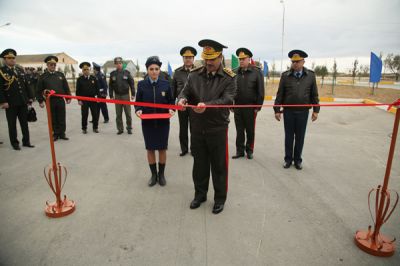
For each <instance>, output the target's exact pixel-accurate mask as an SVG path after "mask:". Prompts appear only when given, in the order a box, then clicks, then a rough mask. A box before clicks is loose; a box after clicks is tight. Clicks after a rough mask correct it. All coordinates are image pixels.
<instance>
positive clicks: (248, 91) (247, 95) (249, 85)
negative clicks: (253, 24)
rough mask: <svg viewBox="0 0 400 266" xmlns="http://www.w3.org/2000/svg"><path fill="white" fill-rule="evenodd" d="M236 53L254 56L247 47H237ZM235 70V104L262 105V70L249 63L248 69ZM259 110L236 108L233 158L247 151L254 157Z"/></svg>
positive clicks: (248, 156) (242, 55) (249, 156)
mask: <svg viewBox="0 0 400 266" xmlns="http://www.w3.org/2000/svg"><path fill="white" fill-rule="evenodd" d="M236 55H237V56H238V57H239V59H242V58H246V57H248V58H251V57H252V56H253V54H252V53H251V51H250V50H248V49H246V48H239V49H237V50H236ZM234 72H235V73H236V74H237V76H236V84H237V94H236V97H235V104H239V105H246V104H255V105H262V104H263V102H264V77H263V74H262V72H261V70H260V69H259V68H258V67H256V66H253V65H249V66H248V67H247V68H246V69H244V68H241V67H239V68H237V69H235V70H234ZM259 110H261V108H253V107H251V108H234V114H235V126H236V155H235V156H233V157H232V158H233V159H236V158H239V157H243V156H244V152H245V151H246V153H247V158H249V159H252V158H253V151H254V135H255V124H256V118H257V112H258V111H259ZM246 137H247V140H246ZM245 141H246V144H245Z"/></svg>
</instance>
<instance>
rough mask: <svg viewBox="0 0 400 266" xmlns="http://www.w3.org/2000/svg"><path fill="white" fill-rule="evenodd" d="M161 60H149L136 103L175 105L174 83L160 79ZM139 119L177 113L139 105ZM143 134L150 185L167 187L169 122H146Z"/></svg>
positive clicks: (153, 57)
mask: <svg viewBox="0 0 400 266" xmlns="http://www.w3.org/2000/svg"><path fill="white" fill-rule="evenodd" d="M161 64H162V63H161V62H160V59H159V58H158V57H157V56H152V57H149V58H148V59H147V61H146V69H147V74H148V76H147V78H146V79H144V80H142V81H139V83H138V90H137V93H136V102H148V103H156V104H157V103H158V104H174V98H173V95H172V90H171V87H170V83H169V82H168V81H167V80H165V79H161V78H159V77H160V67H161ZM135 112H136V115H137V116H138V117H140V116H141V115H142V114H153V113H168V112H169V113H170V114H171V115H173V114H174V111H173V110H167V109H160V108H151V107H142V106H135ZM142 132H143V137H144V142H145V146H146V150H147V160H148V162H149V166H150V170H151V178H150V180H149V182H148V184H149V186H154V185H155V184H156V183H157V181H158V183H159V184H160V185H161V186H165V184H166V180H165V176H164V169H165V163H166V160H167V148H168V136H169V119H148V120H147V119H146V120H142ZM156 150H157V151H158V154H159V163H158V173H157V165H156V153H155V151H156Z"/></svg>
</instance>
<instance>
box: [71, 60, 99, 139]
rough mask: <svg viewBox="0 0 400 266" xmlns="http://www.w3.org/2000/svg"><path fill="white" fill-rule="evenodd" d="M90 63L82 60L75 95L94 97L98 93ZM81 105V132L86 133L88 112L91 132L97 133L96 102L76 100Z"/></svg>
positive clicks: (97, 114)
mask: <svg viewBox="0 0 400 266" xmlns="http://www.w3.org/2000/svg"><path fill="white" fill-rule="evenodd" d="M90 66H91V65H90V63H89V62H82V63H81V64H80V65H79V68H80V69H82V76H80V77H79V78H78V80H77V81H76V96H84V97H91V98H95V97H96V96H98V95H99V86H98V82H97V79H96V77H95V76H93V75H90ZM78 103H79V105H80V106H81V115H82V133H83V134H86V133H87V119H88V116H89V109H90V113H91V114H92V122H93V132H94V133H99V130H98V126H99V111H98V106H97V102H92V101H78Z"/></svg>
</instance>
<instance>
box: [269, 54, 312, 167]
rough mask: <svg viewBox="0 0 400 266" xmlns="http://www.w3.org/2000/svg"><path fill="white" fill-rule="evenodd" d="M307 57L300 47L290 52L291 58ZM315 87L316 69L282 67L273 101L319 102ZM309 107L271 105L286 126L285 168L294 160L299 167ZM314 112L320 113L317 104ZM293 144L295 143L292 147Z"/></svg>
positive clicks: (281, 102) (293, 102) (294, 102)
mask: <svg viewBox="0 0 400 266" xmlns="http://www.w3.org/2000/svg"><path fill="white" fill-rule="evenodd" d="M306 57H307V54H306V53H305V52H303V51H301V50H293V51H291V52H289V58H291V60H292V61H300V60H303V59H304V58H306ZM318 103H319V98H318V87H317V82H316V79H315V73H314V72H313V71H312V70H309V69H307V68H305V67H303V69H302V70H301V72H295V71H294V70H293V69H290V70H288V71H285V72H283V73H282V75H281V80H280V82H279V88H278V92H277V94H276V99H275V104H277V105H279V104H289V105H290V104H318ZM309 109H310V107H285V108H283V111H282V109H281V108H280V107H274V111H275V113H282V112H283V120H284V128H285V158H284V160H285V164H284V167H285V168H289V167H290V165H291V164H292V162H294V164H295V167H296V168H297V169H299V170H300V169H301V168H302V166H301V163H302V161H303V160H302V157H301V154H302V151H303V146H304V138H305V134H306V127H307V120H308V115H309ZM313 110H314V112H315V113H319V110H320V107H319V106H315V107H313ZM293 146H294V147H293Z"/></svg>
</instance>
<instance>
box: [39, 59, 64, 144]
mask: <svg viewBox="0 0 400 266" xmlns="http://www.w3.org/2000/svg"><path fill="white" fill-rule="evenodd" d="M44 62H45V63H46V64H47V70H45V71H44V73H43V74H42V75H40V77H39V80H38V83H37V88H36V93H37V95H36V97H37V99H38V102H39V105H40V107H41V108H43V107H44V100H45V99H44V96H43V92H44V91H45V90H54V91H55V92H56V93H57V94H64V95H71V91H70V89H69V86H68V82H67V79H66V78H65V76H64V74H63V73H62V72H60V71H56V66H57V62H58V58H57V57H56V56H54V55H49V56H47V57H46V58H45V59H44ZM65 102H66V103H67V104H69V103H70V102H71V99H65V100H64V98H61V97H54V96H52V97H51V99H50V107H51V117H52V125H53V139H54V141H57V140H58V139H63V140H68V138H67V136H66V135H65V130H66V121H65V120H66V112H65Z"/></svg>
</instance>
